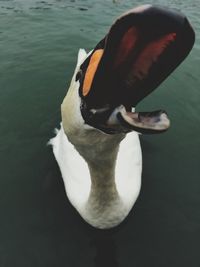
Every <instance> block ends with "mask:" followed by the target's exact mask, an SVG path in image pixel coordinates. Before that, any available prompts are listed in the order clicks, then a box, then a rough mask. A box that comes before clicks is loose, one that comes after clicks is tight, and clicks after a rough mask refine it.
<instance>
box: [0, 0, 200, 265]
mask: <svg viewBox="0 0 200 267" xmlns="http://www.w3.org/2000/svg"><path fill="white" fill-rule="evenodd" d="M142 3H146V2H145V1H125V0H118V1H112V0H103V1H91V0H86V1H81V0H79V1H78V0H77V1H76V0H71V1H64V0H60V1H58V0H57V1H56V0H45V1H34V0H29V1H25V0H4V1H3V0H0V137H1V139H0V152H1V154H0V267H32V266H33V267H64V266H67V267H79V266H81V267H85V266H87V267H103V266H105V267H107V266H108V267H146V266H150V267H151V266H152V267H168V266H170V267H179V266H180V267H183V266H187V267H188V266H191V267H199V266H200V254H199V251H200V174H199V173H200V155H199V152H200V115H199V114H200V90H199V87H200V70H199V65H200V64H199V63H200V43H199V33H200V2H199V0H191V1H186V0H185V1H183V0H182V1H178V0H176V1H172V0H170V1H167V5H168V6H170V7H176V8H178V9H181V10H182V11H183V12H184V13H185V14H186V15H187V16H188V18H189V20H190V21H191V23H192V24H193V26H194V29H195V31H196V35H197V40H196V43H195V47H194V49H193V50H192V52H191V54H190V55H189V57H188V58H187V60H185V61H184V63H183V64H182V65H181V66H180V67H179V68H178V69H177V70H176V71H175V72H174V73H173V74H172V75H171V76H170V77H169V78H168V79H167V80H166V81H165V82H164V83H163V84H162V86H160V88H159V89H158V90H157V91H156V92H154V93H153V94H151V96H149V97H148V98H146V100H145V101H143V103H141V104H140V106H139V108H140V110H142V109H143V110H148V109H153V110H154V109H160V108H163V109H165V110H166V111H167V112H168V114H169V117H170V118H171V122H172V123H171V124H172V125H171V129H170V130H169V131H168V132H167V133H165V134H162V135H157V136H142V138H141V143H142V148H143V162H144V163H143V164H144V168H143V182H142V190H141V194H140V197H139V199H138V201H137V203H136V205H135V207H134V209H133V210H132V212H131V214H130V216H129V217H128V218H127V220H126V221H125V222H124V223H122V224H121V225H120V226H119V227H117V228H115V229H113V230H110V231H99V230H95V229H93V228H92V227H90V226H89V225H87V224H86V223H84V222H83V221H82V219H81V218H80V216H79V215H78V214H77V213H76V211H75V210H74V208H72V207H71V205H70V204H69V202H68V200H67V198H66V196H65V192H64V186H63V182H62V179H61V175H60V172H59V169H58V166H57V164H56V162H55V160H54V157H53V154H52V150H51V148H50V147H47V146H46V143H47V142H48V140H49V138H51V137H52V136H54V134H53V129H54V128H55V127H58V126H59V122H60V104H61V101H62V99H63V97H64V96H65V93H66V88H67V87H68V84H69V81H70V79H71V76H72V73H73V70H74V67H75V62H76V56H77V51H78V49H79V47H83V48H86V49H87V50H90V49H91V48H93V47H94V46H95V44H96V43H97V42H98V41H99V40H100V39H101V38H102V37H103V36H104V35H105V34H106V32H107V30H108V28H109V26H110V25H111V23H112V21H113V20H114V19H115V18H116V17H117V16H118V15H119V14H121V13H122V12H124V11H126V10H127V9H129V8H132V7H134V6H136V5H138V4H142ZM148 3H154V4H163V3H164V4H165V5H166V2H165V1H164V0H163V1H162V0H160V1H151V0H150V1H148Z"/></svg>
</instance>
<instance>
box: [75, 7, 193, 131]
mask: <svg viewBox="0 0 200 267" xmlns="http://www.w3.org/2000/svg"><path fill="white" fill-rule="evenodd" d="M194 39H195V34H194V31H193V29H192V27H191V26H190V24H189V22H188V20H187V18H186V17H185V16H184V15H183V14H181V13H180V12H178V11H175V10H169V9H167V8H163V7H155V6H151V5H146V6H141V7H138V8H135V9H133V10H130V11H129V12H127V13H126V14H124V15H123V16H121V17H120V18H118V19H117V20H116V22H115V23H114V24H113V25H112V27H111V29H110V31H109V33H108V34H107V35H106V36H105V38H104V39H103V40H102V41H101V42H99V43H98V45H97V46H96V47H95V49H94V50H93V51H92V53H91V54H90V55H89V56H88V58H87V59H86V60H85V61H84V62H83V64H82V65H81V67H80V71H81V73H82V77H81V78H80V79H79V81H80V90H79V94H80V96H81V99H82V107H81V112H82V115H83V118H84V119H85V122H86V123H87V124H90V125H92V126H94V127H96V128H98V129H100V130H102V131H104V132H106V133H116V132H129V131H132V130H135V131H137V132H139V133H159V132H163V131H165V130H167V129H168V127H169V125H170V123H169V119H168V117H167V114H166V112H164V111H160V110H159V111H153V112H139V113H136V112H134V109H133V108H135V107H136V105H137V104H138V103H139V102H140V101H141V100H142V99H143V98H144V97H146V96H147V95H148V94H149V93H151V92H152V91H153V90H154V89H155V88H157V87H158V86H159V85H160V84H161V83H162V82H163V81H164V80H165V79H166V78H167V77H168V76H169V75H170V73H171V72H172V71H174V69H175V68H176V67H177V66H178V65H179V64H180V63H181V62H182V61H183V60H184V59H185V57H186V56H187V55H188V54H189V52H190V50H191V49H192V46H193V44H194Z"/></svg>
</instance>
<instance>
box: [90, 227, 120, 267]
mask: <svg viewBox="0 0 200 267" xmlns="http://www.w3.org/2000/svg"><path fill="white" fill-rule="evenodd" d="M91 246H92V247H94V248H95V258H94V266H95V267H102V266H109V267H118V266H119V264H118V261H117V247H116V244H115V240H114V232H113V230H107V231H105V230H102V231H101V230H99V231H96V232H95V234H94V235H93V237H92V240H91Z"/></svg>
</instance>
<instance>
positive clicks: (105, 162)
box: [50, 5, 193, 228]
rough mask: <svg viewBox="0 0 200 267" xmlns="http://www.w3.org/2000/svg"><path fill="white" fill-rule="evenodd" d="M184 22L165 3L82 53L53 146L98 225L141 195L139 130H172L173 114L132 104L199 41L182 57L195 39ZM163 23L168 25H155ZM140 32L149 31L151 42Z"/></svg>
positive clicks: (128, 19)
mask: <svg viewBox="0 0 200 267" xmlns="http://www.w3.org/2000/svg"><path fill="white" fill-rule="evenodd" d="M160 15H161V16H160ZM184 19H185V17H184V16H183V15H181V14H177V13H175V12H174V11H169V10H164V9H162V8H160V7H159V8H158V7H152V6H149V5H148V6H143V7H142V8H136V9H135V10H131V11H130V12H128V13H126V14H125V15H123V16H122V17H121V18H120V19H118V20H117V22H116V23H115V24H114V25H113V26H112V27H111V30H110V32H109V34H108V35H107V36H106V37H105V38H104V39H103V40H102V41H101V42H100V43H99V44H98V45H97V46H96V48H95V49H94V50H93V51H92V52H90V53H89V54H87V53H86V52H85V50H83V49H80V51H79V54H78V62H77V66H76V69H75V72H74V75H73V78H72V81H71V84H70V87H69V90H68V92H67V95H66V97H65V99H64V101H63V103H62V106H61V111H62V123H61V128H60V130H58V131H57V135H56V137H54V138H53V139H51V140H50V143H51V144H52V146H53V152H54V155H55V158H56V160H57V162H58V165H59V167H60V170H61V174H62V177H63V180H64V185H65V190H66V193H67V196H68V198H69V200H70V202H71V203H72V205H73V206H74V207H75V208H76V209H77V211H78V212H79V213H80V215H81V216H82V217H83V218H84V220H85V221H87V222H88V223H89V224H91V225H92V226H94V227H98V228H111V227H114V226H116V225H118V224H119V223H120V222H121V221H123V220H124V218H125V217H126V216H127V215H128V213H129V212H130V210H131V208H132V206H133V205H134V203H135V201H136V199H137V197H138V194H139V192H140V187H141V172H142V155H141V148H140V142H139V138H138V133H154V132H162V131H165V130H166V129H167V128H168V127H169V120H168V118H167V115H166V113H165V112H163V111H155V112H150V113H144V112H141V113H136V112H135V109H134V108H131V106H132V104H133V106H135V105H136V104H137V103H138V102H139V101H140V100H141V99H143V98H144V97H145V96H146V95H147V94H148V93H150V92H151V91H152V90H153V89H155V87H156V86H157V85H158V84H159V83H161V82H162V80H163V79H164V78H166V77H167V76H168V75H169V73H170V72H171V71H172V70H173V69H175V67H176V66H177V65H178V64H179V63H180V61H182V60H183V59H184V58H185V56H186V55H187V54H188V53H189V50H190V49H191V47H192V41H190V48H187V49H186V51H182V52H181V56H180V55H179V56H178V57H175V56H174V55H175V54H176V52H177V49H179V48H180V47H179V45H178V46H177V47H176V44H179V39H180V38H182V39H184V38H185V39H186V38H188V36H189V38H190V40H191V39H192V38H191V36H192V35H191V32H193V31H192V30H191V28H190V27H188V25H189V24H188V23H187V25H186V24H185V25H186V26H187V27H186V26H185V25H182V21H183V20H184ZM145 20H146V22H145V27H144V25H143V24H144V21H145ZM185 20H186V19H185ZM138 21H139V22H138ZM155 22H156V23H160V25H161V26H160V29H156V30H155V29H154V26H155ZM168 24H169V25H168ZM163 25H164V26H163ZM172 26H173V27H174V30H173V31H172V29H171V27H172ZM163 29H164V30H163ZM180 29H181V30H182V33H181V34H179V32H178V31H179V30H180ZM140 32H142V34H145V33H146V35H149V36H147V37H146V39H143V38H141V36H140ZM149 32H151V34H149ZM174 44H175V45H174ZM141 47H142V49H141ZM184 47H185V46H184ZM166 48H167V49H166ZM135 51H137V52H135ZM166 51H167V52H166ZM165 53H166V56H165ZM132 55H134V56H132ZM161 55H162V57H161ZM169 56H173V58H172V59H171V60H170V61H169V59H168V58H169ZM160 63H161V64H164V65H163V68H162V69H160V66H161V65H160ZM124 70H125V71H124ZM152 70H153V71H152ZM154 80H155V81H156V83H154Z"/></svg>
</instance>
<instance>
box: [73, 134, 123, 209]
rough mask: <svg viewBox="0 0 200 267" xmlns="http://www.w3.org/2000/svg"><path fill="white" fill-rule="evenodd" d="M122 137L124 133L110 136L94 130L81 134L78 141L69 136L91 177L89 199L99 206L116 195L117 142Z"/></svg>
mask: <svg viewBox="0 0 200 267" xmlns="http://www.w3.org/2000/svg"><path fill="white" fill-rule="evenodd" d="M82 134H83V133H82ZM73 136H74V135H73ZM123 138H124V135H121V134H120V135H115V136H110V135H105V134H103V133H101V132H99V131H95V130H92V131H91V132H87V133H85V134H83V136H82V138H81V140H80V141H79V138H78V139H77V136H76V138H75V140H73V137H72V138H70V139H71V140H70V141H71V142H72V143H73V144H74V146H75V147H76V149H77V151H78V152H79V153H80V155H81V156H82V157H83V158H84V159H85V161H86V162H87V164H88V168H89V171H90V178H91V191H90V200H91V202H94V201H95V202H98V204H99V205H100V206H102V205H103V206H104V205H105V202H107V204H108V202H110V201H113V200H114V198H117V196H118V192H117V188H116V183H115V166H116V159H117V154H118V150H119V144H120V142H121V140H122V139H123ZM83 140H84V142H83ZM84 144H85V145H84ZM96 204H97V203H96Z"/></svg>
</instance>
